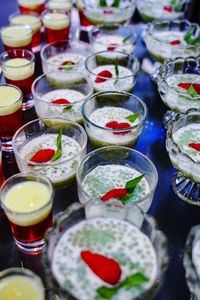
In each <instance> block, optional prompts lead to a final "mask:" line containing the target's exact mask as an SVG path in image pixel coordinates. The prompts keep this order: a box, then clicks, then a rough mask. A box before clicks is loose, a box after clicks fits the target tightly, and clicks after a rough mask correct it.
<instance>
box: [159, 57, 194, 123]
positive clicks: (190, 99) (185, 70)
mask: <svg viewBox="0 0 200 300" xmlns="http://www.w3.org/2000/svg"><path fill="white" fill-rule="evenodd" d="M156 81H157V85H158V91H159V93H160V97H161V99H162V101H163V102H164V103H165V105H167V106H168V107H169V108H170V109H171V110H170V111H167V113H166V114H165V115H164V118H163V123H164V125H165V128H167V126H168V123H169V122H170V121H171V120H172V119H173V118H174V117H175V116H176V114H177V113H186V112H187V110H189V109H192V108H194V109H200V84H199V82H200V57H199V58H195V57H186V58H185V59H184V58H180V57H179V58H176V59H174V60H167V61H165V62H164V64H163V65H162V66H160V67H159V68H158V70H157V71H156Z"/></svg>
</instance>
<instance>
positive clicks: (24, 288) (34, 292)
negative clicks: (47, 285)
mask: <svg viewBox="0 0 200 300" xmlns="http://www.w3.org/2000/svg"><path fill="white" fill-rule="evenodd" d="M18 295H19V297H20V299H21V300H26V299H30V295H31V299H32V300H44V299H45V292H44V286H43V284H42V281H41V279H40V277H39V276H37V275H36V274H35V273H33V272H32V271H31V270H28V269H24V268H23V269H22V268H10V269H6V270H4V271H2V272H1V274H0V299H2V300H9V299H12V300H14V299H19V297H18Z"/></svg>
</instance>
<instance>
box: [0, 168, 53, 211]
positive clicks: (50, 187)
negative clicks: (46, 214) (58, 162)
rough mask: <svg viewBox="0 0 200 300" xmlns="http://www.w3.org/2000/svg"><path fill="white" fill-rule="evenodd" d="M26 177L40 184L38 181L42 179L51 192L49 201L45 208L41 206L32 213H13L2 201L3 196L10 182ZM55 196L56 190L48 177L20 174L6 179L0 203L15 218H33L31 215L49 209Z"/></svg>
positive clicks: (29, 173)
mask: <svg viewBox="0 0 200 300" xmlns="http://www.w3.org/2000/svg"><path fill="white" fill-rule="evenodd" d="M25 176H26V177H30V178H34V180H33V181H34V182H40V180H38V179H41V180H42V181H45V185H48V190H50V195H49V200H48V202H47V203H45V204H44V205H43V206H41V207H40V208H38V209H36V210H34V211H31V212H16V211H12V210H11V209H10V208H8V207H7V206H6V204H5V203H4V201H3V200H2V199H3V197H2V194H3V193H4V192H3V190H4V188H6V186H7V185H8V184H9V181H10V180H13V179H15V178H20V177H25ZM23 182H26V181H23ZM27 182H28V181H27ZM54 196H55V190H54V188H53V185H52V182H51V180H50V179H49V178H48V177H46V176H42V175H39V174H38V175H36V174H34V173H32V172H20V173H17V174H15V175H12V176H11V177H9V178H8V179H6V181H4V183H3V184H2V186H1V190H0V198H1V200H0V203H1V206H2V208H3V209H4V210H5V211H6V212H9V213H10V214H14V215H15V216H31V215H33V214H36V213H37V212H39V211H41V210H43V209H44V208H46V207H48V206H49V204H50V203H51V202H52V201H53V198H54Z"/></svg>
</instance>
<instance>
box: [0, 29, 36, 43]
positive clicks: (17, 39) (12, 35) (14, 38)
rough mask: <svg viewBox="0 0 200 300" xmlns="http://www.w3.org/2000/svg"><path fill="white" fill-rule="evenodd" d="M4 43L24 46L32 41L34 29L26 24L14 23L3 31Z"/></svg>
mask: <svg viewBox="0 0 200 300" xmlns="http://www.w3.org/2000/svg"><path fill="white" fill-rule="evenodd" d="M1 38H2V41H3V43H4V44H5V45H6V46H9V47H23V46H27V45H28V44H30V43H31V39H32V30H31V28H28V27H26V26H22V25H21V26H20V25H19V26H18V25H13V26H10V27H6V28H5V29H3V31H2V33H1Z"/></svg>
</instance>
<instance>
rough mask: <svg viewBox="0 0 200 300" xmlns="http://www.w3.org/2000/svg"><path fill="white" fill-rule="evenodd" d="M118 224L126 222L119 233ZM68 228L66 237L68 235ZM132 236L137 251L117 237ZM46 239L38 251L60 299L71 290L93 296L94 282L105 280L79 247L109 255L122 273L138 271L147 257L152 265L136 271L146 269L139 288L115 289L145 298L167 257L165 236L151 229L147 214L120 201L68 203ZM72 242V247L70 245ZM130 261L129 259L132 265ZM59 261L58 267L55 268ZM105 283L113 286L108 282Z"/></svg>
mask: <svg viewBox="0 0 200 300" xmlns="http://www.w3.org/2000/svg"><path fill="white" fill-rule="evenodd" d="M91 225H92V226H91ZM121 226H122V227H121ZM120 228H126V229H125V230H124V231H123V229H122V231H123V234H122V233H121V229H120ZM70 233H71V240H70V239H69V240H68V238H69V234H70ZM132 239H134V242H135V241H136V240H140V242H139V244H140V246H138V247H139V249H140V250H141V251H140V250H138V252H137V250H136V248H135V245H137V244H136V243H132V246H131V247H130V248H129V247H128V246H124V243H123V242H122V241H124V240H125V241H126V242H125V245H130V244H131V241H132ZM62 241H63V242H62ZM46 243H47V247H48V251H47V252H46V253H44V255H43V265H44V270H45V273H46V278H47V285H48V287H49V288H50V289H53V290H54V291H55V292H56V294H57V295H58V296H59V297H61V298H62V299H68V298H69V299H71V297H72V296H73V299H79V300H82V299H87V297H89V298H88V299H90V300H94V299H97V297H98V292H97V288H99V287H101V286H103V285H106V283H105V282H104V281H103V280H102V279H100V278H99V277H98V275H96V276H94V274H93V273H92V271H91V269H89V268H88V266H87V265H86V264H85V263H84V261H83V260H82V252H83V251H87V250H90V251H89V252H90V253H98V254H100V255H103V256H106V257H109V258H112V259H114V260H115V261H116V263H117V264H118V265H119V267H120V268H121V271H122V276H123V279H124V278H126V277H128V276H129V275H131V274H134V273H137V271H138V270H140V268H141V266H142V265H143V262H144V261H146V262H147V261H149V262H150V265H151V267H150V266H149V265H148V264H147V265H146V268H142V269H143V271H141V272H142V273H143V274H144V273H145V274H147V273H148V282H147V283H146V284H142V283H141V285H142V288H130V289H126V288H124V289H121V290H120V292H119V291H118V290H117V291H116V294H115V295H116V299H117V298H118V299H131V300H134V299H139V298H140V297H141V299H144V300H146V299H149V297H150V295H152V294H155V293H156V289H157V288H158V286H159V285H160V283H161V281H162V277H163V274H164V271H165V268H166V265H167V262H168V255H167V247H166V238H165V237H164V235H163V234H162V232H161V231H159V230H157V229H156V227H155V222H153V220H152V218H151V217H149V216H148V217H146V216H145V215H143V214H142V213H141V211H140V210H139V209H138V207H137V206H135V205H132V206H127V207H123V206H121V205H120V204H119V203H117V204H114V203H113V204H112V205H103V204H99V203H95V202H94V203H93V204H88V205H86V207H84V206H82V205H80V204H74V205H71V206H70V207H69V208H68V209H67V210H66V211H65V212H64V213H62V214H61V215H60V216H59V217H58V218H57V219H56V222H55V226H54V229H52V230H51V231H50V232H48V234H47V235H46ZM143 243H144V244H143ZM63 245H64V246H63ZM74 245H75V246H74ZM74 247H76V251H75V252H74V251H73V250H71V249H74ZM59 249H60V251H59ZM137 249H138V248H137ZM63 250H65V251H63ZM148 250H149V254H147V253H148ZM136 252H137V253H138V255H137V254H136ZM124 259H125V262H124ZM131 261H134V263H133V264H132V265H131ZM136 264H137V267H138V269H137V267H136ZM60 265H62V266H63V267H62V268H61V267H60V268H59V266H60ZM80 268H81V270H82V273H81V278H80ZM69 269H70V270H71V272H69ZM152 270H153V272H152ZM78 276H79V277H78ZM78 278H79V280H78ZM123 279H120V282H121V281H123ZM83 282H84V283H85V284H84V285H83ZM116 286H118V284H116V285H115V287H116ZM109 287H110V288H112V285H109ZM140 287H141V286H140ZM119 293H120V297H119V296H118V295H119ZM85 294H86V297H84V296H85ZM144 294H145V295H144ZM117 296H118V297H117Z"/></svg>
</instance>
